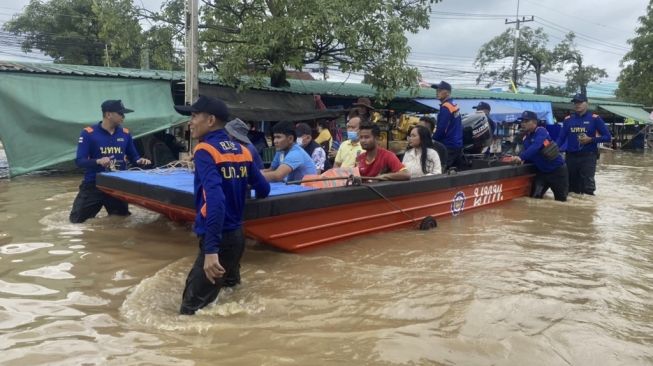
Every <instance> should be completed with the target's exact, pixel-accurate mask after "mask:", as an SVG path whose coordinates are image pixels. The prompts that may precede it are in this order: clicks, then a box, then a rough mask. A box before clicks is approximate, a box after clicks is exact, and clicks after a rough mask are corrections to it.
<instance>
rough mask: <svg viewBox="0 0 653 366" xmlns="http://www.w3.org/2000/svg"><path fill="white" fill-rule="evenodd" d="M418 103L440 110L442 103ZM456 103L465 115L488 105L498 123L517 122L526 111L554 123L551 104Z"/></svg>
mask: <svg viewBox="0 0 653 366" xmlns="http://www.w3.org/2000/svg"><path fill="white" fill-rule="evenodd" d="M416 101H417V102H419V103H422V104H424V105H427V106H429V107H432V108H436V109H439V108H440V101H439V100H437V99H416ZM455 101H456V104H458V106H459V107H460V111H461V112H462V113H463V114H469V113H474V112H475V111H476V110H475V109H473V108H472V107H474V106H476V105H478V103H479V102H486V103H488V104H489V105H490V107H491V108H492V110H491V111H490V117H491V118H492V119H493V120H494V121H496V122H498V123H501V122H515V121H516V120H517V118H519V116H520V115H521V113H522V112H523V111H525V110H528V111H533V112H535V113H537V115H538V117H539V118H540V119H543V120H546V121H547V123H548V124H553V123H554V120H553V111H552V109H551V103H550V102H528V101H521V100H500V99H455Z"/></svg>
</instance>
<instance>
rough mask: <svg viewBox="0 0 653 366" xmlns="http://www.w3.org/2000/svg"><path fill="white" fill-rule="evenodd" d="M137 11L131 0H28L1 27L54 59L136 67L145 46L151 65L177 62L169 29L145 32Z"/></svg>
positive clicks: (24, 44)
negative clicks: (19, 11)
mask: <svg viewBox="0 0 653 366" xmlns="http://www.w3.org/2000/svg"><path fill="white" fill-rule="evenodd" d="M138 15H139V14H138V13H137V12H136V8H135V7H134V5H133V3H132V0H50V1H46V2H42V1H39V0H32V1H31V2H30V3H29V4H28V5H27V6H26V7H25V9H24V11H23V12H22V13H21V14H19V15H17V16H15V17H14V18H13V19H12V20H10V21H8V22H7V23H6V24H5V25H4V29H5V30H6V31H8V32H11V33H13V34H15V35H18V36H22V38H21V40H22V48H23V50H24V51H25V52H30V51H32V50H33V49H38V50H41V51H42V52H43V53H44V54H46V55H48V56H50V57H52V58H53V59H54V62H56V63H67V64H77V65H98V66H99V65H110V66H121V67H135V68H138V67H140V62H141V53H142V51H143V50H145V49H147V50H148V52H149V54H150V60H151V62H150V64H151V65H152V67H155V68H164V69H168V68H171V66H172V65H177V66H178V65H179V63H178V62H175V61H176V60H175V59H174V55H172V56H173V58H171V50H172V32H170V31H169V30H166V29H161V28H154V29H151V30H150V31H147V32H143V31H142V29H141V26H140V24H139V19H138ZM177 61H178V60H177Z"/></svg>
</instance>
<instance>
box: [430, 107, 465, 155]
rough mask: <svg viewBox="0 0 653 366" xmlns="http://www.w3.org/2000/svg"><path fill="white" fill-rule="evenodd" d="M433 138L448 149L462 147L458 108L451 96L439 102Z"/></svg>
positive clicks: (460, 120)
mask: <svg viewBox="0 0 653 366" xmlns="http://www.w3.org/2000/svg"><path fill="white" fill-rule="evenodd" d="M433 140H435V141H439V142H441V143H442V144H444V146H446V147H448V148H450V149H458V148H461V147H463V123H462V117H461V116H460V110H459V108H458V106H457V105H456V104H455V103H454V101H453V100H452V99H451V98H448V99H445V100H444V101H443V102H442V104H440V111H439V112H438V123H437V126H436V129H435V133H434V134H433Z"/></svg>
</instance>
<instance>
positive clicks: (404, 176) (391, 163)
mask: <svg viewBox="0 0 653 366" xmlns="http://www.w3.org/2000/svg"><path fill="white" fill-rule="evenodd" d="M386 165H387V167H388V169H389V170H390V173H385V174H381V175H379V176H378V178H381V179H382V180H409V179H410V173H409V172H408V170H407V169H406V167H405V166H404V164H402V163H401V161H399V158H397V155H395V154H394V153H392V152H388V153H387V157H386Z"/></svg>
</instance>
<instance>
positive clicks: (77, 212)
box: [69, 182, 131, 224]
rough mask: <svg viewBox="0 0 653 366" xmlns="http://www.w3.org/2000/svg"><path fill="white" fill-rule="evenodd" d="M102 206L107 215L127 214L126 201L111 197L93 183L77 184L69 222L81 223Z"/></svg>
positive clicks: (92, 215) (93, 215)
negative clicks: (77, 190) (77, 189)
mask: <svg viewBox="0 0 653 366" xmlns="http://www.w3.org/2000/svg"><path fill="white" fill-rule="evenodd" d="M102 206H104V208H105V209H106V210H107V213H108V214H109V215H120V216H129V215H131V213H130V212H129V207H128V205H127V202H123V201H121V200H119V199H117V198H113V197H111V196H109V195H108V194H106V193H104V192H102V191H101V190H99V189H98V188H97V187H96V186H95V183H94V182H92V183H82V184H80V185H79V193H77V197H75V201H73V208H72V209H71V211H70V216H69V219H70V222H72V223H73V224H79V223H82V222H84V221H86V220H88V219H90V218H93V217H95V215H97V214H98V212H100V210H101V209H102Z"/></svg>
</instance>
